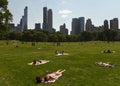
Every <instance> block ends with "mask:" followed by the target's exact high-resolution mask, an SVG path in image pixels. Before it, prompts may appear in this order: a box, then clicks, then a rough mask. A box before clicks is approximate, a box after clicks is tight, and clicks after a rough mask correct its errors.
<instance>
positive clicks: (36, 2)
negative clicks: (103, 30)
mask: <svg viewBox="0 0 120 86" xmlns="http://www.w3.org/2000/svg"><path fill="white" fill-rule="evenodd" d="M8 2H9V4H8V9H9V10H10V12H11V13H12V14H13V23H15V25H17V24H19V23H20V19H21V17H22V15H23V14H24V8H25V6H28V27H29V29H33V28H34V27H35V23H41V24H42V23H43V7H45V6H47V8H48V9H52V11H53V27H54V28H55V29H56V30H57V31H58V30H59V26H60V25H62V24H63V23H65V24H66V27H67V28H68V30H69V31H71V22H72V18H79V17H85V20H87V19H88V18H91V20H92V23H93V24H94V25H95V26H99V25H103V21H104V20H105V19H107V20H111V19H113V18H118V19H119V20H120V0H8Z"/></svg>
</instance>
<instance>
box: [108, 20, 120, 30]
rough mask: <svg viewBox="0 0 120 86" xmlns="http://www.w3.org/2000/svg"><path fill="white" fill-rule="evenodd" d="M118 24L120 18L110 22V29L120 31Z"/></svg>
mask: <svg viewBox="0 0 120 86" xmlns="http://www.w3.org/2000/svg"><path fill="white" fill-rule="evenodd" d="M118 23H119V21H118V18H114V19H112V20H110V29H114V30H118V28H119V25H118Z"/></svg>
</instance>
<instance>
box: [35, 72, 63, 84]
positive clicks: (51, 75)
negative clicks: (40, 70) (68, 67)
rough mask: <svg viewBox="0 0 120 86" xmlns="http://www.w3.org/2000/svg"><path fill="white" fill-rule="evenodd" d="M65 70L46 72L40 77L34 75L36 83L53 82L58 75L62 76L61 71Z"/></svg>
mask: <svg viewBox="0 0 120 86" xmlns="http://www.w3.org/2000/svg"><path fill="white" fill-rule="evenodd" d="M64 71H65V70H58V71H56V72H53V73H49V74H47V75H46V76H45V77H44V78H41V77H36V83H42V82H44V83H53V82H55V81H56V80H57V79H58V78H59V77H60V76H62V73H63V72H64Z"/></svg>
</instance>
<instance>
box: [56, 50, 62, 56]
mask: <svg viewBox="0 0 120 86" xmlns="http://www.w3.org/2000/svg"><path fill="white" fill-rule="evenodd" d="M59 54H61V55H64V51H63V50H62V51H58V50H56V51H55V55H59Z"/></svg>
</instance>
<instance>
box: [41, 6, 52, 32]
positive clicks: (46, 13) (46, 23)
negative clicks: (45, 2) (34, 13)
mask: <svg viewBox="0 0 120 86" xmlns="http://www.w3.org/2000/svg"><path fill="white" fill-rule="evenodd" d="M43 30H46V31H49V32H53V13H52V9H48V10H47V7H43Z"/></svg>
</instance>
